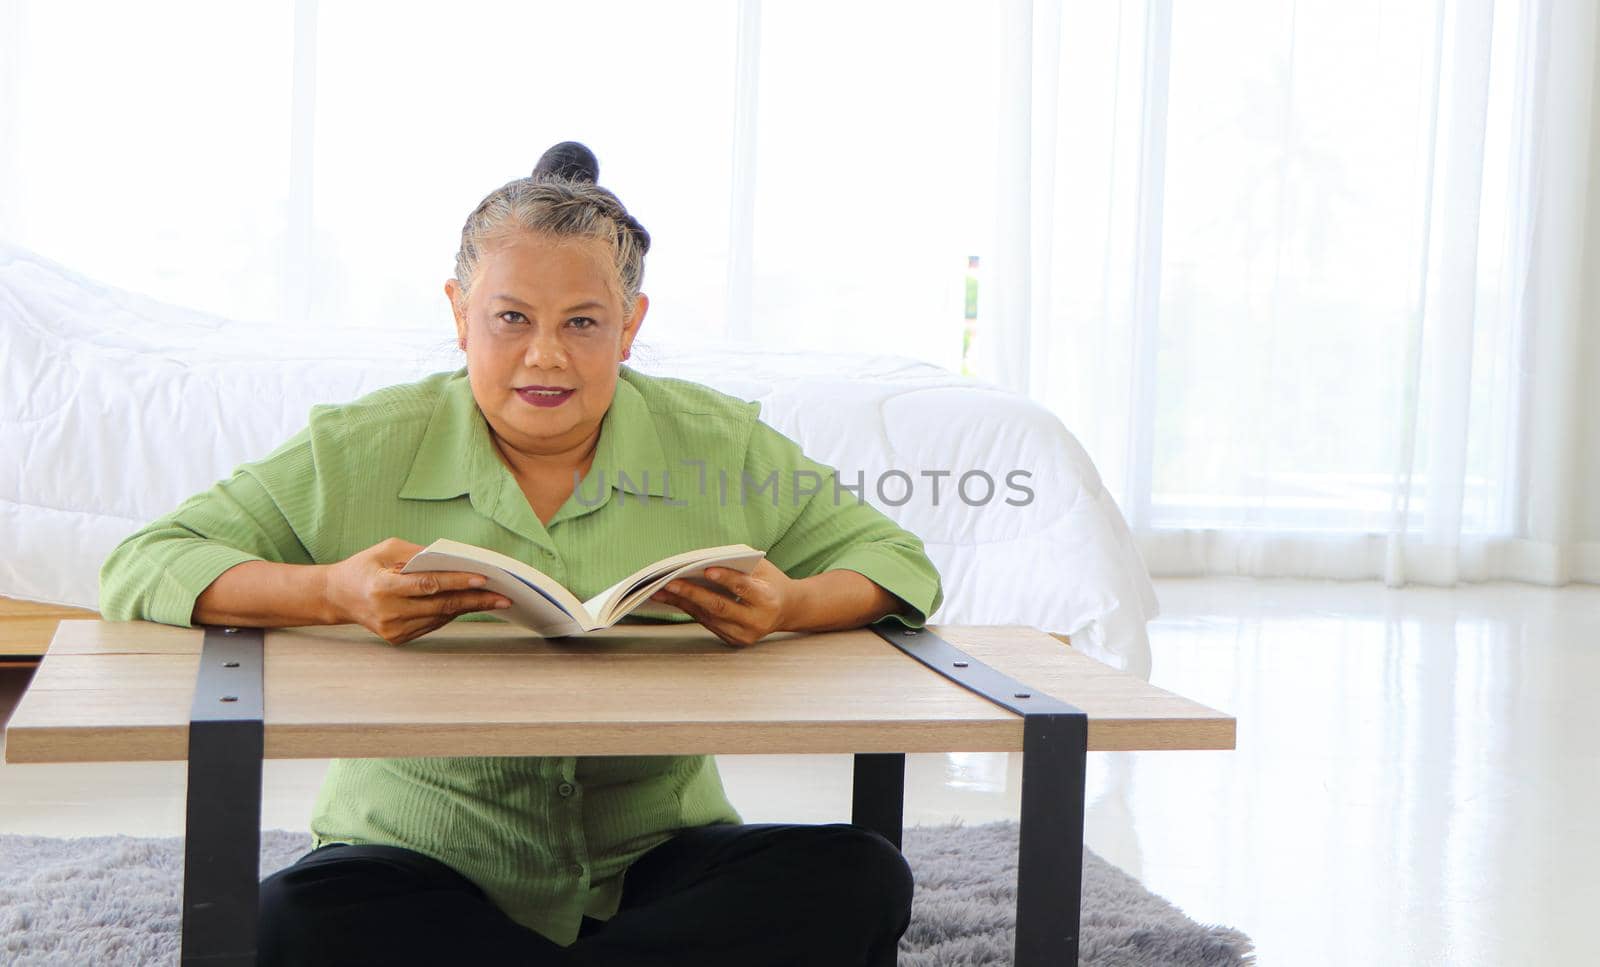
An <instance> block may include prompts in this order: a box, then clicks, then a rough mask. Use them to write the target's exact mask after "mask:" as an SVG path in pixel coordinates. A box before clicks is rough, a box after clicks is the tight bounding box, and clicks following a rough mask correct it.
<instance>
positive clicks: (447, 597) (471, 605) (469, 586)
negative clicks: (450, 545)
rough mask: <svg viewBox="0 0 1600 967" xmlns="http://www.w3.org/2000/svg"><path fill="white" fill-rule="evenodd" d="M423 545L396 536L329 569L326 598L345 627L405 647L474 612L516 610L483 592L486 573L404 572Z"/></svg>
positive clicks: (499, 596)
mask: <svg viewBox="0 0 1600 967" xmlns="http://www.w3.org/2000/svg"><path fill="white" fill-rule="evenodd" d="M421 550H422V546H421V545H420V544H413V543H411V542H410V541H402V540H400V539H399V538H396V537H391V538H389V539H388V540H386V541H384V542H383V543H381V544H374V545H373V546H372V547H369V548H367V549H366V550H364V551H361V552H359V553H356V554H352V555H350V556H349V557H347V558H345V559H344V560H342V561H340V562H339V563H337V564H332V565H329V567H328V572H327V589H326V591H325V592H324V596H325V597H326V599H327V602H328V606H329V607H330V608H331V609H332V611H333V614H334V617H335V618H336V619H337V620H338V622H339V623H341V624H358V625H360V626H362V627H363V628H366V629H367V630H368V631H371V632H372V633H373V634H375V635H377V636H378V637H380V638H382V639H383V640H384V641H387V642H388V643H389V644H391V645H403V644H405V643H406V642H408V641H411V640H412V639H413V638H420V637H421V636H423V635H425V634H427V633H428V632H430V631H433V630H434V629H436V628H441V627H443V626H444V625H446V624H449V623H450V622H451V621H452V620H454V619H455V618H456V617H457V616H459V615H463V614H466V613H468V612H471V611H492V610H495V609H496V608H507V607H510V606H511V602H510V600H508V599H507V598H506V597H505V596H504V595H500V594H496V593H494V592H493V591H480V590H477V589H478V588H481V587H483V585H484V584H485V583H487V582H486V581H485V579H484V577H483V576H482V575H481V574H471V573H468V572H466V571H425V572H423V573H420V574H401V573H400V569H401V568H403V567H405V566H406V562H408V561H410V560H411V558H412V557H413V556H414V555H415V554H416V553H417V552H418V551H421Z"/></svg>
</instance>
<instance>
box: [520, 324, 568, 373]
mask: <svg viewBox="0 0 1600 967" xmlns="http://www.w3.org/2000/svg"><path fill="white" fill-rule="evenodd" d="M522 361H523V363H524V364H525V365H526V366H528V367H529V368H530V369H565V368H566V366H567V351H566V347H564V346H562V345H561V337H560V336H558V335H557V334H556V333H555V331H553V330H547V329H544V328H543V327H541V328H539V329H535V330H534V333H533V335H532V336H531V337H530V338H529V339H528V349H527V352H526V353H524V354H523V358H522Z"/></svg>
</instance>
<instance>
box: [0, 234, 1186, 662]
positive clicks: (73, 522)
mask: <svg viewBox="0 0 1600 967" xmlns="http://www.w3.org/2000/svg"><path fill="white" fill-rule="evenodd" d="M453 336H454V333H453V331H452V330H450V329H449V328H448V325H447V324H445V325H442V326H441V328H440V330H439V331H437V332H431V331H430V332H423V331H418V330H414V329H396V330H388V331H378V330H373V329H328V328H319V329H310V328H288V329H285V328H280V327H269V326H262V325H255V324H248V323H243V322H238V321H234V320H229V319H225V318H221V317H218V316H212V315H207V314H204V313H200V312H196V311H192V310H188V309H184V308H181V307H177V306H172V305H168V304H164V303H160V302H156V301H154V300H151V299H147V298H145V297H142V296H139V295H136V294H133V293H130V292H126V291H122V290H119V289H116V288H113V287H111V286H108V285H104V284H101V283H98V282H96V281H94V280H91V279H88V278H84V277H82V276H80V275H78V274H76V273H74V272H72V271H70V270H68V269H66V268H64V267H62V266H59V265H56V264H54V263H52V262H50V261H48V260H46V259H44V258H42V257H40V256H38V255H36V254H34V253H31V252H28V251H26V250H23V249H19V248H16V247H12V246H7V245H4V244H0V454H3V459H0V546H3V548H4V550H3V552H0V597H4V598H9V599H13V600H18V601H27V602H41V603H45V604H49V605H55V606H69V607H75V608H84V609H93V608H94V607H95V599H96V590H97V583H98V573H99V567H100V563H101V561H103V560H104V559H105V557H106V555H107V554H108V553H109V552H110V551H111V549H112V548H113V547H114V546H115V545H116V544H117V543H118V542H119V541H120V540H122V538H123V537H125V536H126V535H127V534H129V533H131V532H132V531H133V530H135V529H136V528H137V527H139V526H140V525H141V524H143V523H144V522H146V521H148V520H150V519H152V518H154V517H157V516H159V515H161V514H163V513H166V512H167V511H169V510H171V509H172V508H173V507H175V506H177V505H178V503H179V502H181V501H182V500H183V499H184V498H185V497H188V496H189V495H190V494H193V493H195V492H197V491H200V490H203V489H205V488H207V487H209V486H210V485H211V484H212V483H213V482H215V481H216V480H217V479H219V478H222V477H225V476H227V475H228V474H229V473H230V472H231V471H232V469H233V468H234V467H235V466H237V465H238V464H240V463H242V462H245V461H247V460H251V459H255V458H258V457H260V456H262V455H264V454H266V453H268V452H269V451H271V450H272V449H273V448H274V447H276V446H277V445H278V444H279V443H281V442H282V441H284V440H285V439H287V438H288V437H289V436H291V435H292V434H293V433H295V432H296V431H297V430H299V429H300V428H301V427H302V426H304V424H305V421H306V416H307V411H308V410H309V408H310V407H311V406H312V404H314V403H332V402H342V401H345V400H350V399H354V398H355V397H357V396H360V395H362V394H364V393H367V392H370V391H372V390H374V389H377V388H379V387H382V386H386V385H391V384H393V383H397V382H403V381H408V380H413V379H417V378H420V377H421V376H424V375H426V374H428V373H432V372H438V371H440V370H446V369H456V368H459V367H460V366H461V365H462V357H461V355H460V354H459V353H458V352H457V350H456V349H455V343H454V338H453ZM651 336H652V334H651V333H650V332H649V330H648V329H647V330H646V331H645V332H644V333H643V334H642V335H641V339H640V342H639V343H637V344H636V348H635V352H634V357H633V359H632V360H631V361H630V364H632V365H635V366H636V367H637V368H638V369H639V370H641V371H643V372H646V373H651V374H654V375H665V376H676V377H681V378H684V379H691V380H695V381H698V382H702V383H705V384H708V385H710V386H713V387H715V388H717V389H720V390H722V391H723V392H726V393H730V394H732V395H734V396H738V397H741V398H744V399H749V400H756V401H759V402H760V403H761V415H762V418H763V419H764V420H766V421H767V422H768V423H770V424H771V425H772V426H774V427H775V428H777V429H778V430H779V431H781V432H783V433H785V434H787V435H788V436H790V437H792V438H793V439H795V440H796V441H798V442H799V443H800V445H801V446H802V447H803V448H804V449H805V450H806V452H807V453H808V454H810V455H811V456H813V457H815V458H816V459H818V460H821V461H822V462H824V463H827V464H830V465H832V466H834V467H836V468H838V469H839V471H840V473H841V476H842V477H843V479H845V480H846V481H847V482H854V481H856V480H860V481H862V483H863V484H864V487H863V493H864V496H865V498H866V499H867V500H869V501H870V502H872V503H873V504H875V505H876V506H878V507H879V508H880V509H881V510H883V511H884V512H885V513H886V514H888V515H889V516H890V517H892V518H894V519H895V520H896V521H898V522H899V523H900V524H901V525H902V526H904V527H906V528H908V529H909V530H911V531H912V532H914V533H916V534H918V535H919V536H920V537H921V538H922V539H923V541H924V543H925V544H926V546H927V550H928V554H929V556H930V557H931V558H932V559H933V562H934V564H935V565H937V566H938V568H939V571H940V574H941V575H942V577H943V580H944V589H945V600H944V604H943V606H942V607H941V608H940V609H939V611H938V612H937V613H936V614H935V615H933V616H932V620H935V621H939V622H944V623H948V624H1012V623H1016V624H1028V625H1033V626H1035V627H1038V628H1041V629H1043V630H1046V631H1051V632H1056V633H1059V634H1064V635H1069V636H1070V637H1071V641H1072V644H1073V646H1074V647H1077V648H1080V649H1082V650H1083V651H1085V652H1086V653H1087V654H1089V655H1091V656H1093V657H1095V658H1097V659H1099V660H1101V661H1104V662H1106V663H1108V664H1111V665H1113V666H1115V667H1117V668H1120V669H1123V670H1126V671H1130V672H1134V673H1136V674H1143V675H1148V670H1149V641H1148V639H1147V637H1146V630H1145V626H1146V623H1147V622H1148V621H1149V620H1150V619H1151V618H1153V617H1154V616H1155V615H1156V611H1157V606H1156V598H1155V592H1154V588H1153V587H1152V585H1151V583H1150V579H1149V576H1148V574H1147V572H1146V571H1145V568H1144V565H1143V563H1142V562H1141V561H1140V559H1139V555H1138V552H1137V550H1136V549H1135V547H1134V544H1133V540H1132V538H1131V535H1130V534H1129V532H1128V528H1127V525H1126V523H1125V522H1124V520H1123V517H1122V515H1121V513H1120V511H1119V510H1118V509H1117V506H1116V503H1115V502H1114V501H1113V500H1112V498H1111V496H1110V494H1109V493H1107V491H1106V489H1105V487H1104V486H1103V485H1102V483H1101V481H1100V477H1099V474H1098V473H1097V472H1096V470H1095V467H1094V465H1093V463H1092V462H1091V461H1090V460H1089V457H1088V455H1087V454H1086V453H1085V452H1084V450H1083V448H1082V447H1081V446H1080V445H1079V444H1078V442H1077V440H1076V439H1074V437H1073V436H1072V434H1071V433H1070V432H1068V431H1067V429H1066V428H1065V427H1064V426H1063V425H1062V424H1061V422H1060V421H1059V420H1058V419H1056V418H1055V417H1054V416H1053V415H1051V414H1050V413H1049V412H1047V411H1046V410H1044V409H1043V408H1041V407H1039V406H1037V405H1036V404H1034V403H1032V402H1030V401H1028V400H1027V399H1025V398H1023V397H1020V396H1017V395H1015V394H1012V393H1009V392H1006V391H1003V390H1000V389H998V388H995V387H992V386H988V385H985V384H982V383H978V382H974V381H973V380H970V379H967V378H963V377H960V376H957V375H954V374H952V373H950V372H948V371H946V370H944V369H941V368H939V367H937V366H932V365H928V364H926V363H921V362H917V361H915V360H913V359H908V358H905V357H899V356H865V355H847V354H827V353H786V352H777V351H771V350H758V349H747V348H740V347H734V346H706V345H685V344H679V343H675V342H672V341H671V340H661V339H657V340H656V341H651ZM963 475H967V479H966V484H967V486H966V487H965V489H964V490H958V489H957V488H958V486H959V484H960V482H961V477H962V476H963ZM985 475H987V479H988V481H990V483H988V484H986V483H985ZM986 493H987V496H985V495H986Z"/></svg>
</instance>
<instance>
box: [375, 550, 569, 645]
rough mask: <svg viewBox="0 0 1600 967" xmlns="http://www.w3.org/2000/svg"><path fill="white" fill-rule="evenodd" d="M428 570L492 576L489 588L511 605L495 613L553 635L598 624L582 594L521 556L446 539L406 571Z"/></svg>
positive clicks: (421, 554) (420, 555) (419, 556)
mask: <svg viewBox="0 0 1600 967" xmlns="http://www.w3.org/2000/svg"><path fill="white" fill-rule="evenodd" d="M423 571H467V572H470V573H472V574H481V575H483V576H484V577H485V578H487V579H488V584H487V585H485V586H484V590H488V591H494V592H495V593H497V594H503V595H505V596H506V597H507V598H509V599H510V600H511V607H509V608H506V609H504V610H494V611H490V612H489V613H490V614H493V615H496V616H497V617H502V618H505V619H507V620H509V621H515V622H516V623H518V624H520V625H522V626H524V627H526V628H528V629H529V630H531V631H532V632H534V633H535V634H537V635H540V636H543V637H546V638H553V637H558V636H562V635H575V634H581V633H582V632H585V631H588V630H590V629H591V628H593V627H595V625H594V621H593V618H592V617H591V616H590V614H589V612H588V610H587V609H586V608H585V607H584V606H583V602H581V601H579V600H578V598H577V596H576V595H574V594H573V593H572V592H571V591H568V590H567V589H566V588H564V587H562V586H561V585H560V584H558V583H556V581H555V579H554V578H551V577H550V576H549V575H548V574H545V573H544V572H543V571H540V570H539V569H538V568H535V567H533V566H531V565H528V564H524V563H523V562H521V561H518V560H517V559H516V558H513V557H507V556H506V555H504V554H500V553H497V552H495V551H491V550H489V549H487V548H483V547H478V546H476V545H474V544H463V543H461V542H460V541H452V540H446V539H440V540H437V541H434V542H433V543H432V544H429V545H428V546H427V547H426V548H424V549H423V550H421V551H419V552H418V553H417V554H416V556H414V557H412V558H411V560H410V561H409V562H407V564H406V566H405V567H404V568H403V569H401V573H403V574H415V573H419V572H423Z"/></svg>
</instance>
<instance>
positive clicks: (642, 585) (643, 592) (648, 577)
mask: <svg viewBox="0 0 1600 967" xmlns="http://www.w3.org/2000/svg"><path fill="white" fill-rule="evenodd" d="M764 557H766V553H765V552H764V551H758V550H756V549H755V548H753V547H751V546H750V545H748V544H726V545H724V546H722V547H705V548H701V549H699V550H696V551H685V552H684V553H682V554H674V555H673V556H671V557H668V558H663V559H662V560H660V561H657V562H655V563H654V564H651V565H649V566H647V567H644V568H641V569H640V570H638V571H635V572H634V573H633V574H630V575H628V576H627V577H625V578H623V579H622V580H621V581H618V582H617V583H616V584H613V585H612V586H611V587H609V588H606V589H605V590H604V591H601V592H600V593H599V594H597V595H595V596H594V597H592V598H590V599H589V600H588V601H586V602H585V606H586V607H588V608H589V610H590V613H592V614H593V615H594V616H595V619H596V621H597V622H598V624H599V626H600V627H609V626H611V625H612V624H614V623H616V621H617V620H618V619H620V618H621V617H622V616H623V615H625V614H630V613H633V612H635V611H639V612H640V613H644V612H645V611H646V610H648V611H649V612H650V613H652V614H654V615H656V616H660V615H663V614H677V613H680V612H679V611H678V609H677V608H673V607H670V606H668V605H661V604H657V603H655V602H651V601H650V596H651V595H652V594H655V593H656V592H657V591H659V590H661V588H663V587H665V586H666V584H667V582H669V581H672V580H675V579H678V578H683V579H686V580H690V581H694V582H695V583H696V584H699V585H701V586H703V587H708V588H715V587H717V585H716V584H715V583H714V582H712V581H708V580H706V579H705V578H704V577H702V575H703V574H704V573H705V569H706V568H708V567H725V568H728V569H730V570H734V571H743V572H744V573H746V574H748V573H750V571H751V570H753V569H754V568H755V566H756V564H757V563H758V562H759V561H760V560H761V559H762V558H764Z"/></svg>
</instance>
